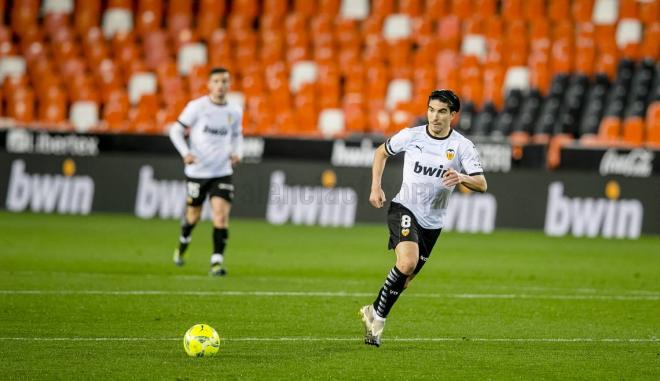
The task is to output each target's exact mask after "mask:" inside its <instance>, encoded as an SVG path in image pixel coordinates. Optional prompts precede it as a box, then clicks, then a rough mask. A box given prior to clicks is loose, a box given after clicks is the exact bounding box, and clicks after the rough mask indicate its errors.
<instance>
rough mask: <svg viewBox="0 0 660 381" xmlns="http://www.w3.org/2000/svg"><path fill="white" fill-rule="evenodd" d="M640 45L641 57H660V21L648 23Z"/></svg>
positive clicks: (655, 58)
mask: <svg viewBox="0 0 660 381" xmlns="http://www.w3.org/2000/svg"><path fill="white" fill-rule="evenodd" d="M644 29H645V30H644V39H643V40H642V45H641V47H640V56H641V58H650V59H654V60H658V59H660V22H654V23H651V24H647V25H646V27H645V28H644Z"/></svg>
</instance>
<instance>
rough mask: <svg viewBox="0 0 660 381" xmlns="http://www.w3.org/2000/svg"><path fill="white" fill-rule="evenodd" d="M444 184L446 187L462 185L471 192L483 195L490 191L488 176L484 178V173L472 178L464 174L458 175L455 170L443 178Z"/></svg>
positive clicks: (448, 172) (451, 170) (449, 171)
mask: <svg viewBox="0 0 660 381" xmlns="http://www.w3.org/2000/svg"><path fill="white" fill-rule="evenodd" d="M442 184H443V185H444V186H446V187H452V186H454V185H458V184H462V185H463V186H465V187H466V188H468V189H470V190H473V191H475V192H481V193H483V192H485V191H486V189H488V183H487V182H486V176H484V175H483V173H480V174H474V175H472V176H470V175H466V174H463V173H458V172H456V171H455V170H453V169H450V170H448V171H447V172H445V174H444V176H443V177H442Z"/></svg>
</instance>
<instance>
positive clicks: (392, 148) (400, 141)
mask: <svg viewBox="0 0 660 381" xmlns="http://www.w3.org/2000/svg"><path fill="white" fill-rule="evenodd" d="M412 137H413V134H412V133H411V131H410V128H404V129H403V130H401V131H399V132H397V133H396V134H394V136H392V137H390V138H389V139H387V140H386V141H385V153H387V156H394V155H396V154H398V153H401V152H403V151H405V150H406V147H407V146H408V143H410V141H411V140H412Z"/></svg>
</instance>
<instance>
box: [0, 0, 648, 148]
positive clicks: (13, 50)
mask: <svg viewBox="0 0 660 381" xmlns="http://www.w3.org/2000/svg"><path fill="white" fill-rule="evenodd" d="M0 11H1V12H2V15H3V19H2V20H0V81H1V83H2V87H1V92H0V114H1V115H2V116H3V123H4V125H10V126H15V125H19V126H27V127H32V128H35V127H36V128H45V129H51V130H75V131H79V132H86V131H90V132H96V133H99V132H100V133H129V134H162V133H164V131H165V130H166V129H167V126H168V125H169V123H171V122H173V121H175V120H176V118H177V116H178V114H179V113H180V111H181V110H182V108H183V107H184V106H185V104H186V102H187V101H188V100H189V99H191V98H192V97H197V96H200V95H203V94H205V93H206V91H207V90H206V81H207V73H208V71H209V68H211V67H214V66H224V67H227V68H229V69H230V70H231V72H232V73H233V76H234V81H233V92H232V93H231V97H232V98H233V99H234V100H237V101H238V102H240V103H242V104H243V105H244V108H245V111H246V113H245V115H246V117H245V120H244V129H245V132H246V134H248V135H262V136H268V135H277V136H304V137H320V136H326V137H342V136H346V135H350V134H364V133H367V134H381V135H388V134H392V133H393V132H394V131H397V130H398V129H400V128H402V127H406V126H409V125H410V124H411V123H412V122H413V121H415V120H416V119H418V118H419V117H420V116H421V117H423V114H424V110H425V103H426V97H427V96H428V94H429V92H430V91H431V90H433V89H435V88H451V89H455V90H456V91H457V92H458V93H459V95H460V96H461V97H462V99H463V101H464V104H465V107H464V109H463V111H462V115H461V117H460V120H458V121H457V128H458V129H459V130H461V131H465V132H466V133H468V134H469V135H474V136H476V135H483V136H495V137H510V139H511V141H512V142H513V143H514V145H522V144H526V143H528V142H535V143H549V144H550V146H551V148H552V146H561V145H562V144H564V143H565V142H568V141H574V139H579V142H581V143H582V144H583V145H593V144H599V145H602V144H605V145H628V146H642V145H646V146H648V147H658V146H660V66H659V65H658V58H660V1H659V0H643V1H642V0H619V1H617V0H575V1H569V0H529V1H523V0H503V1H496V0H398V1H396V0H373V1H368V0H319V1H308V0H293V1H287V0H263V1H253V0H234V1H231V0H200V1H189V0H169V1H159V0H136V1H130V0H109V1H99V0H79V1H74V0H42V1H40V0H21V1H10V0H0ZM550 152H551V155H552V152H553V150H552V149H551V150H550ZM551 161H552V159H551Z"/></svg>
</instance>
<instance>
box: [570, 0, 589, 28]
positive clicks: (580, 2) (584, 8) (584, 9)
mask: <svg viewBox="0 0 660 381" xmlns="http://www.w3.org/2000/svg"><path fill="white" fill-rule="evenodd" d="M571 3H572V4H571V15H572V16H573V20H575V21H576V22H579V23H580V22H591V17H592V11H593V6H594V0H572V2H571Z"/></svg>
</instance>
